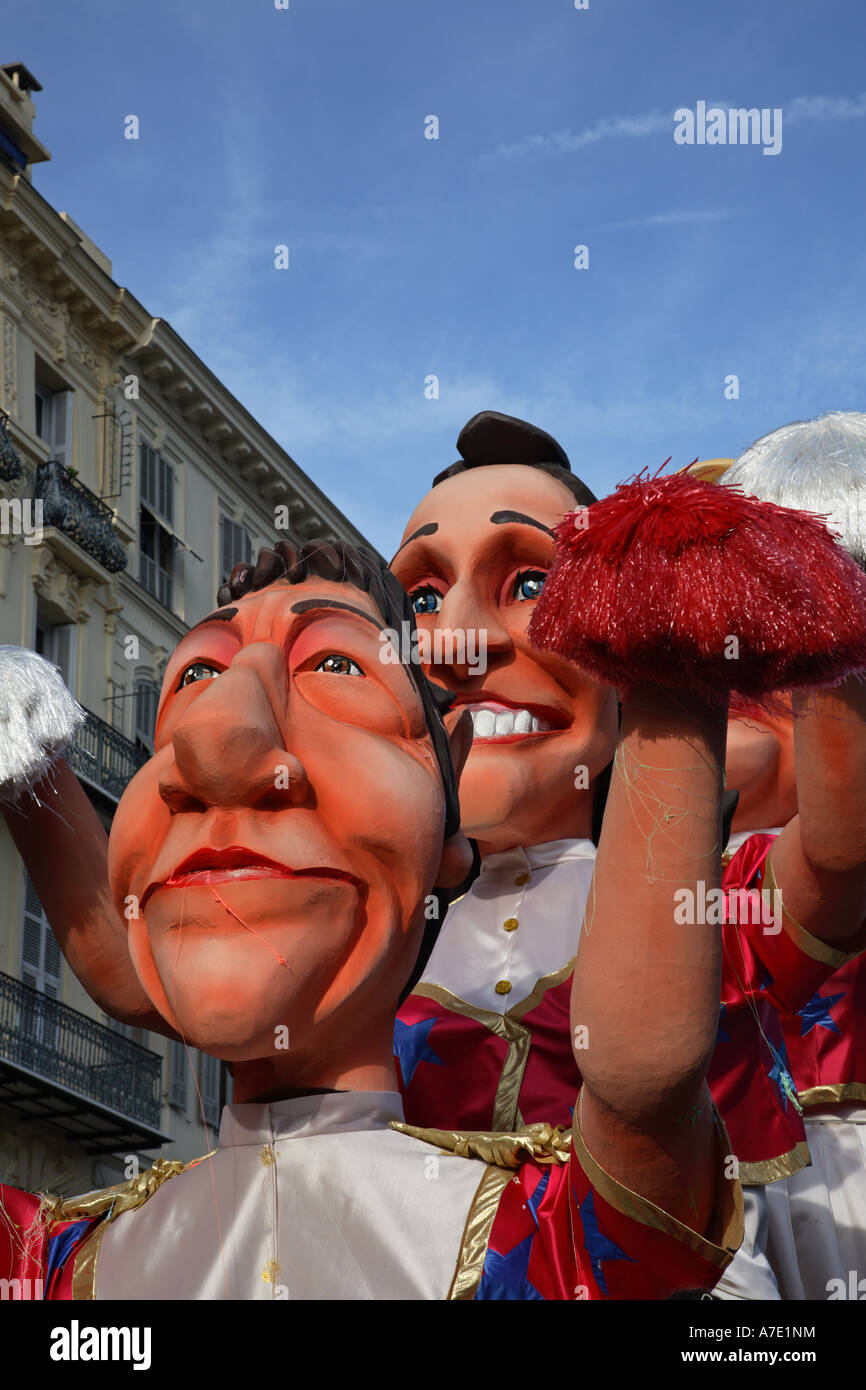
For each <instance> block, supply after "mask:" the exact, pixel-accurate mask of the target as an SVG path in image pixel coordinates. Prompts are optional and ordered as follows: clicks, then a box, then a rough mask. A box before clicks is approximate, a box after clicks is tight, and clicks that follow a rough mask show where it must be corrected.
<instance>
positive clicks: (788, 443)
mask: <svg viewBox="0 0 866 1390" xmlns="http://www.w3.org/2000/svg"><path fill="white" fill-rule="evenodd" d="M719 481H720V482H722V483H724V484H725V485H726V486H731V487H741V488H742V490H743V492H745V493H748V494H749V495H750V496H752V497H760V498H761V500H762V501H764V502H776V503H777V504H778V505H779V506H780V507H794V508H795V509H796V510H798V511H809V512H815V513H816V514H817V515H818V516H826V517H827V526H828V529H829V530H830V531H832V532H833V533H834V534H835V535H837V536H838V537H839V539H840V541H841V543H842V545H844V547H845V549H846V550H847V551H848V552H849V554H851V555H853V556H854V559H855V560H857V562H858V563H859V564H860V565H863V566H864V567H866V415H863V414H861V413H860V412H859V411H854V410H849V411H843V410H834V411H831V412H830V413H829V414H827V415H819V416H818V418H817V419H816V420H798V421H797V422H796V423H795V424H792V425H784V426H783V427H782V428H781V429H778V430H774V431H773V433H772V434H765V435H764V437H763V439H759V440H757V441H756V442H755V443H754V444H753V445H752V447H751V448H750V449H747V450H746V452H745V453H744V454H743V455H742V456H741V457H740V458H738V459H737V461H736V463H733V464H732V465H731V467H730V468H729V469H728V470H727V471H726V472H725V473H724V474H723V475H722V477H721V478H720V480H719Z"/></svg>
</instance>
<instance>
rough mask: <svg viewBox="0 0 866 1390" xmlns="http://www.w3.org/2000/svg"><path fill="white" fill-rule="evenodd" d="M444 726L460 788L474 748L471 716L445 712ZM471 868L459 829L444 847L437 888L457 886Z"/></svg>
mask: <svg viewBox="0 0 866 1390" xmlns="http://www.w3.org/2000/svg"><path fill="white" fill-rule="evenodd" d="M445 728H446V731H447V733H448V743H449V747H450V749H451V761H452V763H453V764H454V774H455V776H456V778H457V784H458V787H459V785H460V774H461V773H462V771H463V766H464V764H465V762H466V759H467V758H468V756H469V749H470V748H471V747H472V715H471V714H470V713H469V711H468V710H463V711H462V712H461V711H458V710H454V711H453V712H452V713H450V714H448V715H446V717H445ZM471 868H472V847H471V845H470V844H469V841H468V840H467V838H466V836H465V835H464V834H463V832H462V831H458V832H457V834H456V835H452V836H451V838H450V839H448V840H446V841H445V843H444V845H443V846H442V862H441V864H440V865H439V872H438V873H437V875H436V887H437V888H456V887H457V886H458V884H460V883H462V882H463V881H464V879H466V878H468V877H469V872H470V870H471Z"/></svg>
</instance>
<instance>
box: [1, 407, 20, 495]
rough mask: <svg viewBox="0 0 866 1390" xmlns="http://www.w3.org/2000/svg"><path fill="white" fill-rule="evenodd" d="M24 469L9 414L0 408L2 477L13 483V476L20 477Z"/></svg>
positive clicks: (6, 481)
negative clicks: (10, 429) (11, 430)
mask: <svg viewBox="0 0 866 1390" xmlns="http://www.w3.org/2000/svg"><path fill="white" fill-rule="evenodd" d="M23 471H24V469H23V465H22V463H21V460H20V458H19V457H18V451H17V450H16V448H15V445H14V444H13V443H12V436H11V434H10V433H9V416H8V415H7V414H6V411H5V410H0V478H2V479H3V482H4V483H11V482H12V480H13V478H20V477H21V474H22V472H23Z"/></svg>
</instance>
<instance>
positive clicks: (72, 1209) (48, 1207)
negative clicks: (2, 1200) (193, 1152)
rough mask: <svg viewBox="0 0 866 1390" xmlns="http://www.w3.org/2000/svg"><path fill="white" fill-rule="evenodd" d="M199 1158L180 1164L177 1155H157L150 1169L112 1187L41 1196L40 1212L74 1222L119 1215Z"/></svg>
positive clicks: (47, 1218) (60, 1219) (192, 1165)
mask: <svg viewBox="0 0 866 1390" xmlns="http://www.w3.org/2000/svg"><path fill="white" fill-rule="evenodd" d="M205 1157H208V1155H205ZM201 1161H202V1160H201V1159H200V1158H196V1159H194V1160H193V1161H192V1163H182V1162H181V1160H180V1159H179V1158H158V1159H157V1160H156V1162H155V1163H154V1165H153V1167H152V1168H148V1169H146V1171H145V1172H143V1173H139V1174H138V1176H137V1177H134V1178H130V1179H129V1180H128V1181H127V1182H119V1183H117V1184H116V1185H115V1186H114V1187H103V1188H100V1189H99V1190H98V1191H96V1192H85V1193H84V1195H83V1196H81V1197H68V1198H63V1197H52V1196H49V1195H47V1194H46V1195H43V1198H42V1215H43V1217H44V1219H45V1220H47V1221H75V1220H77V1219H79V1218H80V1217H83V1216H104V1215H105V1214H106V1213H107V1212H110V1213H111V1215H112V1217H114V1216H119V1215H120V1214H121V1212H124V1211H131V1210H132V1209H133V1207H140V1206H142V1205H143V1204H144V1203H145V1202H146V1201H147V1199H148V1197H152V1196H153V1194H154V1192H156V1191H157V1189H158V1188H160V1187H161V1186H162V1184H163V1183H164V1182H166V1181H167V1180H168V1179H169V1178H174V1177H176V1176H177V1175H178V1173H182V1172H183V1171H184V1169H185V1168H192V1167H194V1166H195V1164H196V1163H201Z"/></svg>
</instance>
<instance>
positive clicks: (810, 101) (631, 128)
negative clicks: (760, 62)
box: [494, 93, 866, 220]
mask: <svg viewBox="0 0 866 1390" xmlns="http://www.w3.org/2000/svg"><path fill="white" fill-rule="evenodd" d="M759 95H760V94H759ZM704 99H705V100H706V104H707V107H708V108H709V107H711V106H721V107H722V108H723V109H728V108H729V107H731V106H740V105H743V106H746V107H749V106H752V105H754V104H755V103H754V102H737V103H735V102H730V101H729V102H723V101H719V102H716V101H710V100H709V99H706V98H704ZM696 100H697V98H696ZM782 112H783V120H784V121H785V122H786V123H790V122H792V121H793V122H803V123H805V122H815V123H817V122H830V121H856V120H861V119H862V118H863V117H864V116H866V93H861V95H860V96H857V97H807V96H800V97H792V98H791V100H790V101H787V102H783V103H782ZM673 126H674V115H673V109H671V111H670V112H665V111H659V110H655V111H646V112H644V113H643V114H642V115H637V116H602V117H601V118H600V119H599V120H597V121H595V122H593V124H592V125H590V126H587V127H586V129H585V130H578V131H573V130H556V131H553V132H552V133H551V134H549V135H527V136H525V137H524V138H523V139H522V140H517V141H515V142H514V143H513V144H502V145H498V146H497V147H496V150H495V151H494V154H495V155H497V156H499V157H500V158H503V159H515V158H518V157H520V156H522V155H526V154H575V153H576V152H577V151H578V150H583V149H586V148H587V147H588V146H590V145H597V144H599V143H601V142H602V141H605V140H629V139H630V140H640V139H645V138H646V137H647V136H650V135H661V134H670V133H671V132H672V131H673ZM695 220H698V219H695Z"/></svg>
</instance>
